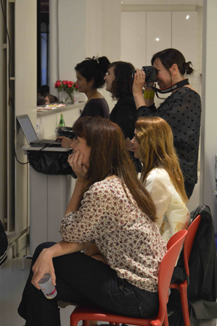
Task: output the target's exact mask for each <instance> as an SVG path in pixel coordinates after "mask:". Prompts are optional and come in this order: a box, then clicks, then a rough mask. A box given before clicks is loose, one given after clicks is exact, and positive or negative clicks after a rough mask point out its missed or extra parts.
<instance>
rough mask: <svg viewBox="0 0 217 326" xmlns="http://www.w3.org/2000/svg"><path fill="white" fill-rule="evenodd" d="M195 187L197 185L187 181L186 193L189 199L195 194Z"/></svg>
mask: <svg viewBox="0 0 217 326" xmlns="http://www.w3.org/2000/svg"><path fill="white" fill-rule="evenodd" d="M194 187H195V183H189V182H187V181H185V192H186V195H187V197H188V199H190V197H191V195H192V193H193V190H194Z"/></svg>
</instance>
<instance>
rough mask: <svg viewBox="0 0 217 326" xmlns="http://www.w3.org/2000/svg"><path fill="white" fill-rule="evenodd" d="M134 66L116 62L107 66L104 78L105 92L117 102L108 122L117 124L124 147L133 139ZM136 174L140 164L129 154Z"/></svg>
mask: <svg viewBox="0 0 217 326" xmlns="http://www.w3.org/2000/svg"><path fill="white" fill-rule="evenodd" d="M134 71H135V68H134V66H133V65H132V64H131V63H129V62H123V61H116V62H113V63H111V64H110V65H109V67H108V71H107V74H106V76H105V84H106V90H107V91H108V92H110V93H111V94H112V98H113V99H116V100H117V103H116V105H115V106H114V108H113V109H112V111H111V113H110V115H109V120H110V121H112V122H115V123H117V124H118V125H119V126H120V127H121V130H122V132H123V134H124V137H125V140H126V145H127V146H128V144H130V140H131V139H132V138H133V137H134V127H135V122H136V120H137V110H136V106H135V101H134V98H133V93H132V86H133V79H132V74H133V72H134ZM130 155H131V158H132V160H133V162H134V165H135V167H136V170H137V172H140V171H141V166H140V162H139V160H138V159H135V158H134V156H133V155H132V152H130Z"/></svg>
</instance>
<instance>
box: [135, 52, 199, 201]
mask: <svg viewBox="0 0 217 326" xmlns="http://www.w3.org/2000/svg"><path fill="white" fill-rule="evenodd" d="M151 64H152V65H153V67H154V68H155V69H156V73H157V76H156V82H157V83H158V85H159V88H160V89H161V90H164V89H167V88H169V87H171V86H173V85H174V84H177V83H179V82H183V81H184V76H185V74H188V75H190V74H192V73H193V68H192V67H191V62H186V61H185V58H184V56H183V54H182V53H181V52H179V51H178V50H176V49H172V48H170V49H166V50H163V51H160V52H158V53H156V54H155V55H154V56H153V57H152V60H151ZM145 77H146V76H145V73H144V71H143V70H138V69H137V72H136V73H135V75H134V83H133V96H134V99H135V103H136V107H137V109H138V116H158V117H161V118H163V119H164V120H166V121H167V122H168V123H169V125H170V127H171V128H172V131H173V137H174V146H175V149H176V152H177V155H178V158H179V163H180V166H181V170H182V173H183V176H184V182H185V191H186V194H187V196H188V198H190V197H191V195H192V192H193V189H194V186H195V184H196V183H197V165H198V150H199V136H200V119H201V99H200V95H199V94H198V93H197V92H196V91H195V90H194V89H193V88H192V87H191V86H190V85H189V83H188V81H187V80H186V83H185V82H184V84H185V85H184V86H180V87H179V86H178V87H177V88H176V89H175V90H173V91H172V94H171V95H170V96H169V97H167V98H166V99H165V101H164V102H163V103H162V104H161V105H160V106H159V107H158V108H156V106H155V104H154V95H155V92H154V90H153V89H152V88H151V87H147V83H146V82H145ZM178 85H179V84H178ZM148 86H149V85H148ZM143 87H145V91H144V95H143V93H142V90H143Z"/></svg>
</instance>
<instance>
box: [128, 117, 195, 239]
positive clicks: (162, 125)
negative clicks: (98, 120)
mask: <svg viewBox="0 0 217 326" xmlns="http://www.w3.org/2000/svg"><path fill="white" fill-rule="evenodd" d="M132 143H133V147H134V148H133V151H134V156H135V157H136V158H140V160H141V162H142V164H143V168H142V173H141V181H142V183H143V184H144V185H145V187H146V189H147V190H148V191H149V193H150V195H151V197H152V199H153V202H154V203H155V206H156V211H157V214H156V215H157V219H156V222H157V224H158V227H159V228H160V232H161V234H162V236H163V238H164V240H165V241H166V242H167V241H168V240H169V239H170V237H171V236H172V235H173V234H174V233H176V232H178V231H180V230H181V229H187V227H188V224H189V211H188V209H187V207H186V203H187V201H188V198H187V195H186V192H185V187H184V180H183V176H182V172H181V169H180V166H179V161H178V157H177V155H176V151H175V148H174V145H173V133H172V130H171V128H170V126H169V125H168V123H167V122H166V121H165V120H163V119H161V118H159V117H140V118H139V119H138V120H137V122H136V124H135V137H134V138H133V140H132Z"/></svg>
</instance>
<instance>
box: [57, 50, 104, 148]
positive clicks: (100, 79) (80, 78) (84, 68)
mask: <svg viewBox="0 0 217 326" xmlns="http://www.w3.org/2000/svg"><path fill="white" fill-rule="evenodd" d="M109 64H110V62H109V60H108V58H107V57H105V56H103V57H99V58H95V57H93V58H86V59H85V60H84V61H82V62H80V63H78V64H77V65H76V66H75V71H76V78H77V80H76V84H77V85H78V91H79V92H80V93H84V94H85V95H86V96H87V102H86V103H85V106H84V108H83V111H82V113H81V115H80V118H81V117H84V116H91V117H95V116H101V117H103V118H108V115H109V106H108V103H107V101H106V100H105V98H104V97H103V96H102V94H101V93H100V92H99V91H98V88H102V87H103V86H104V84H105V80H104V77H105V74H106V72H107V69H108V66H109ZM57 139H58V140H61V145H62V147H65V148H69V147H70V145H71V143H72V140H71V139H69V138H67V137H64V136H61V137H58V138H57Z"/></svg>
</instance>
